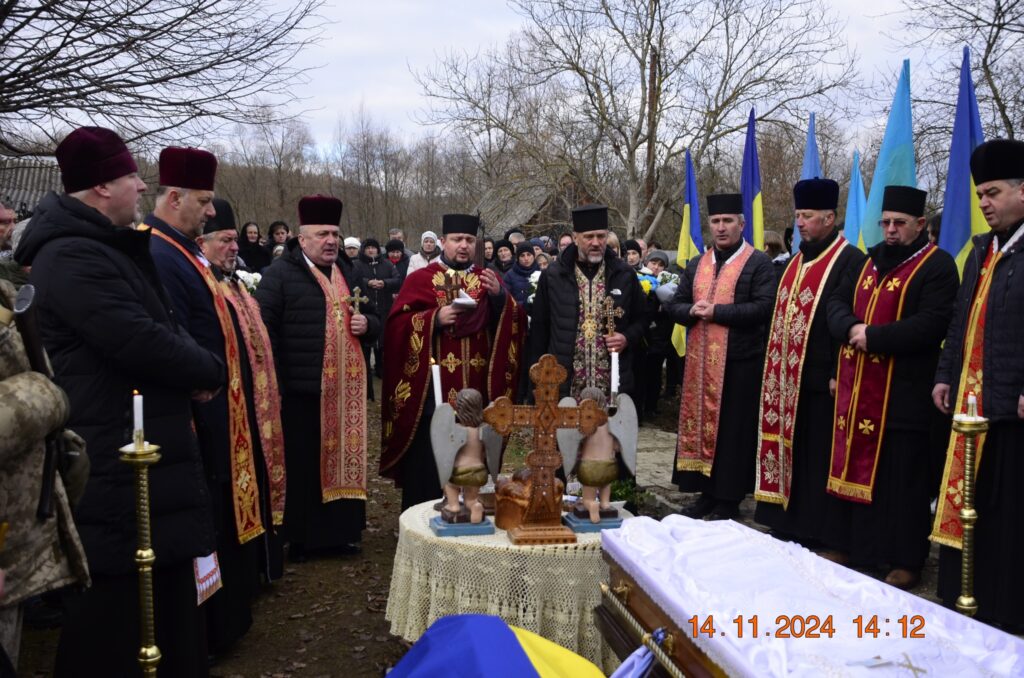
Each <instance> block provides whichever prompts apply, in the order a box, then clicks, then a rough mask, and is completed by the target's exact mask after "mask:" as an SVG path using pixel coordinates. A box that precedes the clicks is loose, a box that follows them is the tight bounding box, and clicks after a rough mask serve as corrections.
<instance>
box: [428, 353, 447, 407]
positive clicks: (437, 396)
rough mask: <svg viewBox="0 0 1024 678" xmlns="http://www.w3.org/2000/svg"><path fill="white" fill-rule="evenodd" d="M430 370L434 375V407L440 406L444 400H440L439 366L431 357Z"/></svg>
mask: <svg viewBox="0 0 1024 678" xmlns="http://www.w3.org/2000/svg"><path fill="white" fill-rule="evenodd" d="M430 372H431V373H432V374H433V377H434V378H433V381H434V407H440V406H441V403H442V402H444V401H443V400H441V366H440V365H438V364H437V363H436V362H434V360H433V358H431V360H430Z"/></svg>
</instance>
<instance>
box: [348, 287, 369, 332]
mask: <svg viewBox="0 0 1024 678" xmlns="http://www.w3.org/2000/svg"><path fill="white" fill-rule="evenodd" d="M361 292H362V290H360V289H359V288H358V287H354V288H352V296H350V297H344V298H343V299H342V301H344V302H347V303H349V304H352V319H351V320H350V321H349V329H350V330H351V331H352V335H353V336H356V337H359V336H362V335H364V334H366V330H367V328H368V327H369V325H368V324H367V321H366V316H365V315H363V314H362V313H360V312H359V304H365V303H367V302H368V301H370V299H369V297H365V296H362V294H361Z"/></svg>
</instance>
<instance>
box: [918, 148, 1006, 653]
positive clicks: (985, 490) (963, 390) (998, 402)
mask: <svg viewBox="0 0 1024 678" xmlns="http://www.w3.org/2000/svg"><path fill="white" fill-rule="evenodd" d="M971 176H972V177H973V178H974V184H975V185H976V186H977V189H978V200H979V206H980V208H981V211H982V214H984V215H985V221H986V222H987V223H988V226H989V229H990V231H989V232H988V233H984V234H982V235H977V236H975V237H974V240H973V243H972V246H971V248H970V252H969V254H968V256H967V261H966V264H965V265H964V275H963V283H962V284H961V285H960V290H959V292H958V293H957V298H956V304H955V306H954V311H953V321H952V322H951V323H950V326H949V332H948V333H947V335H946V343H945V344H944V345H943V349H942V356H941V358H940V359H939V367H938V370H937V371H936V372H935V381H936V384H935V387H934V389H933V390H932V399H933V401H934V402H935V405H936V407H938V408H939V409H940V410H941V411H943V412H945V413H963V412H965V411H966V407H967V405H966V403H967V396H968V394H969V393H971V392H973V393H974V395H975V397H976V398H977V401H978V414H980V415H982V416H984V417H986V418H988V420H989V430H988V433H987V434H986V435H985V436H984V438H983V439H979V442H980V447H979V449H978V456H977V463H978V475H977V481H978V482H977V491H976V492H975V497H977V498H976V499H975V508H976V509H977V512H978V522H977V526H976V528H975V531H974V545H975V559H974V562H975V570H974V596H975V598H977V601H978V615H977V616H978V618H979V619H981V620H982V621H986V622H989V623H994V624H997V625H999V626H1001V627H1002V628H1004V629H1006V630H1007V631H1009V632H1011V633H1016V634H1019V633H1022V632H1024V616H1022V613H1021V610H1024V581H1022V580H1021V576H1020V562H1021V558H1024V547H1022V546H1021V545H1022V544H1024V497H1022V495H1021V492H1020V485H1021V482H1022V480H1024V456H1022V455H1021V450H1022V449H1024V353H1022V352H1021V346H1024V321H1022V320H1021V318H1022V317H1024V316H1022V312H1024V277H1022V276H1019V275H1017V276H1015V275H1014V271H1015V269H1016V268H1017V267H1019V266H1021V265H1022V263H1024V226H1022V224H1024V142H1020V141H1013V140H1007V139H993V140H991V141H987V142H985V143H984V144H982V145H980V146H978V148H976V149H974V153H973V154H972V155H971ZM963 468H964V445H963V436H959V435H956V434H954V435H953V437H952V439H951V440H950V444H949V449H948V451H947V453H946V469H945V472H944V474H943V477H942V486H941V488H940V491H939V505H938V509H937V510H936V513H935V524H934V527H933V528H932V539H933V540H934V541H936V542H938V543H939V544H942V545H943V546H944V548H942V549H941V550H940V555H939V595H940V596H941V597H942V599H943V602H945V603H946V604H947V605H952V604H953V602H954V601H955V600H956V596H957V595H958V593H959V581H960V556H961V554H960V550H959V549H960V548H961V547H962V541H961V538H962V534H963V529H962V526H961V524H960V520H959V517H958V516H959V511H960V508H961V506H962V501H963V493H962V492H961V491H960V488H961V487H962V485H963Z"/></svg>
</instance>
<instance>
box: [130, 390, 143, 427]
mask: <svg viewBox="0 0 1024 678" xmlns="http://www.w3.org/2000/svg"><path fill="white" fill-rule="evenodd" d="M132 394H133V395H132V410H133V414H134V417H133V421H134V429H135V430H136V431H141V430H142V396H141V395H139V392H138V391H132Z"/></svg>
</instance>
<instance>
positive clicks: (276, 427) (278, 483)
mask: <svg viewBox="0 0 1024 678" xmlns="http://www.w3.org/2000/svg"><path fill="white" fill-rule="evenodd" d="M221 285H222V286H223V287H224V289H225V290H226V292H227V294H226V296H227V299H228V303H230V304H231V306H232V307H233V308H234V309H235V317H236V318H238V327H239V329H240V330H241V331H242V341H244V342H245V350H246V354H247V355H248V357H249V371H250V372H251V373H252V389H253V402H254V404H255V406H256V407H255V411H256V431H257V433H258V435H259V437H260V449H262V451H263V462H264V465H265V466H266V468H267V480H268V484H269V490H270V513H271V520H272V522H273V524H274V525H282V524H283V523H284V499H285V488H286V483H287V480H286V473H285V464H284V431H283V429H282V428H281V392H280V390H279V389H278V387H277V371H276V370H275V369H274V352H273V349H272V348H271V344H270V335H269V334H267V328H266V326H265V325H264V324H263V319H262V317H261V316H260V307H259V304H258V303H257V302H256V300H255V299H254V298H253V296H252V295H251V294H249V291H248V290H246V289H245V286H244V285H240V284H239V283H238V282H236V281H231V280H222V281H221Z"/></svg>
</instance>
